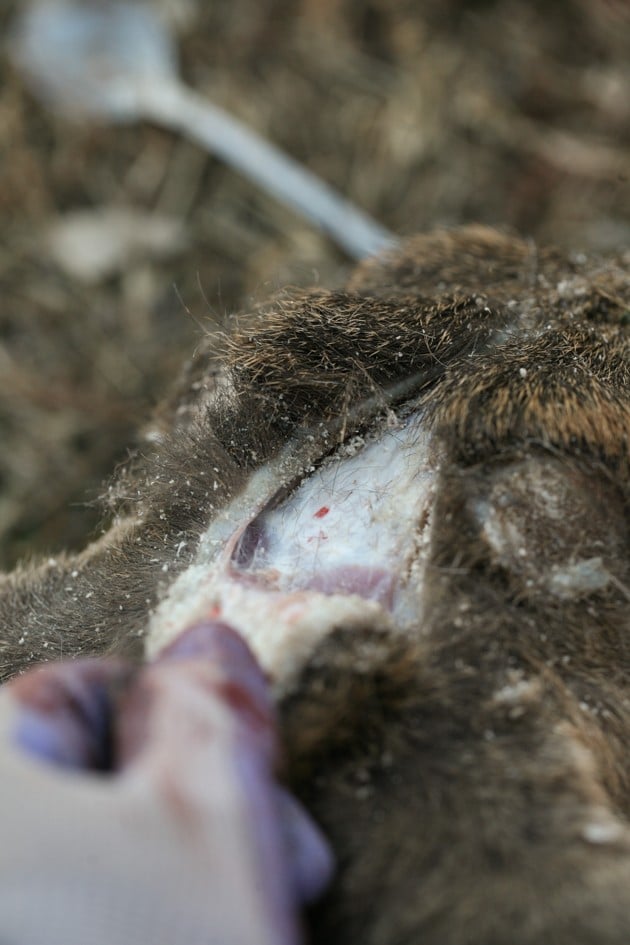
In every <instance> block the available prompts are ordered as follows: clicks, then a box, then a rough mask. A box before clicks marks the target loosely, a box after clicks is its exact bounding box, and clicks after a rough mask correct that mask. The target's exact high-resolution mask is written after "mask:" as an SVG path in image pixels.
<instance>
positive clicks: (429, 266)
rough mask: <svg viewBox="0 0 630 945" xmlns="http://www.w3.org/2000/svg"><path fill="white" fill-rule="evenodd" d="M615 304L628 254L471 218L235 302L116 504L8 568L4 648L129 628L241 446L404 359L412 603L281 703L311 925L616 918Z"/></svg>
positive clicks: (599, 929) (406, 941)
mask: <svg viewBox="0 0 630 945" xmlns="http://www.w3.org/2000/svg"><path fill="white" fill-rule="evenodd" d="M629 311H630V276H629V273H628V260H627V259H623V258H621V257H619V258H616V259H614V258H609V259H606V260H596V261H593V260H589V261H587V260H584V259H573V260H570V259H566V258H564V257H563V256H562V255H561V254H559V253H557V252H555V251H546V250H537V249H536V248H535V247H534V246H532V245H531V244H529V243H526V242H523V241H520V240H518V239H515V238H513V237H509V236H504V235H501V234H498V233H496V232H494V231H490V230H487V229H483V228H474V227H471V228H467V229H465V230H461V231H456V232H453V233H440V234H433V235H430V236H421V237H417V238H415V239H413V240H411V241H409V242H408V243H406V244H405V245H404V246H403V247H402V248H401V249H399V250H397V251H395V252H392V253H391V254H390V255H389V256H386V257H384V258H383V259H381V260H376V261H370V262H368V263H366V264H364V265H363V266H361V267H359V268H358V270H357V271H356V272H355V274H354V275H353V277H352V279H351V280H350V283H349V285H348V288H347V290H345V291H342V292H324V291H322V290H317V291H311V292H301V293H296V294H292V295H284V296H282V297H280V298H278V299H276V300H274V301H272V302H271V303H270V304H269V305H267V306H264V307H263V308H261V309H260V310H259V311H256V312H254V313H253V314H252V315H248V316H244V317H243V318H241V319H239V320H238V321H237V322H236V324H235V325H234V328H233V331H232V332H231V334H230V335H229V337H226V338H224V339H223V340H222V341H221V342H220V343H217V342H216V340H215V341H214V342H213V345H212V346H210V345H208V347H207V349H206V350H204V351H202V352H201V353H200V354H199V356H198V358H197V361H196V362H195V363H194V364H193V365H192V366H190V367H189V369H188V373H187V374H186V375H185V377H186V381H185V383H184V385H183V386H182V387H181V389H180V390H179V392H178V395H177V396H176V397H175V398H174V399H171V401H170V402H169V403H167V404H165V405H164V408H163V410H162V413H161V417H160V420H159V421H156V423H157V426H156V430H155V431H154V435H153V438H152V442H151V444H149V443H148V444H147V449H146V455H144V456H140V457H138V458H137V459H136V461H135V462H134V463H133V464H132V465H131V467H130V469H128V470H127V471H126V472H124V473H123V474H122V476H121V477H120V479H119V481H118V482H117V484H116V485H115V487H113V488H112V491H111V496H110V500H111V506H112V508H113V510H114V513H115V515H116V521H115V523H114V524H113V526H112V527H111V528H110V530H109V531H108V532H107V533H106V534H105V535H104V536H103V537H102V538H101V539H100V540H99V541H97V542H96V543H95V544H94V545H93V546H91V547H90V548H88V549H87V550H86V551H85V552H84V553H83V554H81V555H79V556H77V557H75V558H64V559H59V560H58V561H56V562H53V563H48V564H43V565H40V566H39V567H38V568H34V567H26V568H24V569H22V570H21V571H18V572H16V573H15V574H13V575H10V576H8V577H6V578H4V583H3V584H2V585H1V590H2V596H1V597H0V613H1V615H2V623H3V628H4V629H3V635H2V642H1V644H0V663H1V667H0V668H1V670H2V675H3V676H4V677H5V678H6V677H8V676H10V675H11V674H13V673H15V672H18V671H21V670H23V669H25V668H27V667H28V666H29V665H31V664H32V663H34V662H37V661H39V660H42V659H49V658H57V657H59V656H74V655H78V654H85V653H96V652H104V651H108V650H111V649H114V650H117V651H123V652H128V653H135V654H139V652H140V648H141V647H140V644H141V638H142V635H143V633H144V631H145V629H146V624H147V616H148V613H149V611H150V610H151V608H152V607H153V606H154V605H155V603H156V602H157V601H158V600H159V598H160V595H161V593H162V590H163V589H164V588H165V587H166V586H168V584H169V583H170V581H171V580H172V578H173V577H174V575H175V574H177V573H178V572H179V571H181V570H182V569H183V568H185V566H186V564H187V562H188V561H189V560H190V556H191V555H192V553H193V551H194V548H195V543H196V540H197V538H198V537H199V535H200V534H201V532H202V531H203V530H204V529H205V527H206V525H207V522H208V520H209V518H210V517H211V516H212V515H213V514H215V513H216V511H217V509H218V508H220V507H221V505H223V504H225V502H226V501H227V500H228V499H229V498H230V497H231V496H233V495H234V494H236V493H237V492H238V491H239V490H240V489H241V488H242V487H243V485H244V483H245V482H246V481H247V477H248V476H249V475H250V474H251V472H252V470H254V469H255V468H256V467H257V466H259V465H260V464H261V463H262V462H264V460H265V459H266V458H268V457H270V456H271V455H273V454H274V453H275V452H276V451H277V450H278V449H279V448H280V447H281V446H282V445H283V444H284V443H285V442H286V440H287V439H288V438H289V437H291V436H294V435H296V434H299V433H300V431H305V430H313V429H318V426H317V425H318V424H321V423H325V424H328V425H329V426H331V428H333V429H334V431H335V435H336V436H338V437H340V436H343V435H345V434H346V433H350V432H352V430H351V427H350V425H349V424H350V420H349V419H348V421H347V423H346V422H345V419H344V418H350V417H351V416H352V412H351V408H352V407H353V405H354V404H356V403H357V402H360V401H362V400H365V399H366V398H371V403H372V404H373V405H374V406H373V408H372V409H373V410H374V411H375V412H382V411H386V410H388V409H389V403H388V399H387V391H388V388H389V387H391V385H392V384H394V383H395V382H396V381H398V380H400V379H403V378H405V377H414V378H415V389H414V393H413V396H414V398H416V399H418V400H420V401H422V402H424V403H426V404H427V405H428V407H429V410H430V417H431V422H432V424H433V426H434V429H435V431H436V433H437V436H438V439H439V441H440V442H441V443H442V446H443V449H444V450H445V451H446V456H447V461H446V463H445V464H444V467H443V469H442V472H441V473H440V481H439V486H438V497H437V508H436V510H435V512H434V522H435V526H434V531H433V538H432V546H431V550H430V564H429V568H430V580H429V591H428V600H426V601H425V610H424V616H423V619H422V623H421V624H420V625H419V626H418V627H417V635H416V637H415V639H413V640H411V641H410V642H408V643H405V644H403V643H401V642H400V641H394V640H392V639H388V638H387V636H384V635H383V634H382V633H377V632H376V631H375V630H373V629H372V628H370V627H369V626H366V627H365V632H364V633H363V634H357V632H356V630H354V631H353V633H352V634H350V633H348V632H347V631H344V627H343V626H340V627H338V628H337V629H336V630H335V631H334V633H333V634H332V636H331V637H329V638H327V639H326V641H325V642H324V643H323V644H321V646H320V648H319V650H318V651H317V653H316V654H315V656H314V657H313V659H312V660H311V661H310V663H309V664H308V665H307V666H306V667H305V669H304V671H303V673H302V675H301V678H300V679H299V680H298V682H297V683H296V685H295V686H294V688H293V690H292V691H291V692H290V693H289V694H288V695H287V696H286V698H285V700H284V702H283V705H282V706H281V715H282V720H283V726H284V732H285V741H286V746H287V771H288V777H289V779H290V780H291V781H292V783H293V785H294V786H295V788H296V790H297V791H298V792H299V793H300V794H301V795H302V796H303V797H304V798H305V800H306V801H307V803H308V805H309V807H310V808H311V810H312V811H313V812H314V814H315V815H316V817H317V818H318V819H319V820H320V822H321V823H322V824H323V826H324V828H325V830H326V831H327V832H328V834H329V836H330V838H331V840H332V843H333V846H334V848H335V851H336V854H337V857H338V862H339V875H338V878H337V880H336V882H335V884H334V886H333V888H332V890H331V892H330V893H329V894H328V896H327V897H326V899H325V900H324V902H323V903H322V904H320V905H319V906H318V907H317V908H316V909H315V910H314V911H313V914H312V916H311V917H310V922H311V927H312V940H313V942H316V943H322V945H324V943H326V945H341V943H344V945H359V943H361V945H410V943H414V945H416V943H417V945H420V943H422V945H508V943H510V945H533V943H542V942H544V943H545V945H569V943H571V945H574V943H579V945H626V943H627V942H628V941H629V940H630V897H629V895H628V892H629V890H630V824H629V817H630V617H629V613H630V554H629V550H630V549H629V538H628V536H629V529H628V518H629V499H630V487H629V465H630V356H629V355H630V342H629V328H628V322H629ZM355 422H358V421H355ZM215 484H216V485H215ZM488 523H490V525H489V524H488Z"/></svg>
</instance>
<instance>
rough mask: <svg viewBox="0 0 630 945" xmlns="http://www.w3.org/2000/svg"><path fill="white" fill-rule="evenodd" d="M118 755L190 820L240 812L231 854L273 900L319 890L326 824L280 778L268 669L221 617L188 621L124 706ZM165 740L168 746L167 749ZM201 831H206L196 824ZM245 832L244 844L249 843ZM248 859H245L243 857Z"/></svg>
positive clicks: (324, 879)
mask: <svg viewBox="0 0 630 945" xmlns="http://www.w3.org/2000/svg"><path fill="white" fill-rule="evenodd" d="M117 723H118V727H119V729H118V742H117V744H118V757H119V759H120V760H121V762H122V764H123V765H124V766H127V768H129V766H131V767H133V766H134V764H135V765H140V766H144V767H145V769H148V768H150V767H151V766H153V769H154V771H161V772H162V773H161V774H159V775H157V777H158V779H160V780H162V781H163V780H164V779H166V781H167V782H168V783H167V790H166V794H167V796H168V797H169V798H173V797H175V796H176V797H177V803H178V810H179V814H180V815H181V814H182V811H183V810H184V808H185V809H186V816H187V818H188V820H189V822H190V823H192V822H194V817H195V813H194V812H195V811H196V812H197V813H196V816H197V818H198V820H200V819H202V815H203V811H204V808H205V809H206V810H207V811H210V810H212V809H214V810H215V811H216V809H217V803H218V804H219V806H221V805H223V806H224V808H225V799H226V798H229V805H228V808H227V810H226V811H225V810H224V813H225V815H226V816H227V817H231V818H232V828H231V830H230V831H229V832H228V833H227V837H228V839H227V841H226V843H227V844H231V845H232V846H234V844H235V843H237V840H236V838H237V837H240V838H241V845H240V849H239V850H237V851H235V850H233V849H230V850H228V849H227V848H226V858H229V859H230V860H231V861H232V862H234V861H235V860H239V859H240V860H241V863H242V875H246V874H247V875H250V876H251V875H252V874H253V875H255V876H256V882H257V884H258V886H259V887H260V888H265V887H266V888H267V891H268V897H269V900H270V901H275V902H276V903H277V902H280V901H284V902H285V904H287V903H290V904H291V905H292V906H295V905H296V904H297V903H302V902H304V901H307V900H309V899H312V898H314V896H316V895H318V894H319V893H320V892H321V891H322V890H323V888H324V887H325V885H326V884H327V883H328V881H329V879H330V876H331V873H332V855H331V853H330V850H329V847H328V844H327V843H326V841H325V839H324V838H323V836H322V835H321V833H320V831H319V830H318V828H317V827H316V826H315V824H314V823H313V822H312V821H311V819H310V818H309V817H308V815H307V814H306V812H305V811H304V810H303V809H302V808H301V806H300V805H299V804H298V803H297V802H296V801H295V800H294V799H293V798H291V797H290V795H289V794H288V793H287V792H286V791H285V790H283V789H282V788H280V787H279V786H278V785H277V783H276V781H275V779H274V768H275V766H276V762H277V756H278V750H277V741H276V731H275V716H274V711H273V706H272V703H271V698H270V695H269V691H268V686H267V684H266V681H265V678H264V675H263V673H262V671H261V669H260V668H259V667H258V665H257V663H256V661H255V659H254V657H253V656H252V654H251V652H250V650H249V648H248V647H247V645H246V644H245V642H244V641H243V640H242V639H241V638H240V637H239V636H238V634H236V633H235V631H233V630H232V629H231V628H230V627H228V626H227V625H225V624H222V623H218V622H213V623H206V624H200V625H198V626H196V627H193V628H190V629H189V630H187V631H186V632H185V633H184V634H182V636H181V637H179V638H178V640H177V641H175V643H174V644H173V645H172V646H171V647H169V649H168V650H167V651H165V652H164V653H163V654H162V655H161V657H160V659H159V660H158V661H156V663H154V664H153V665H152V666H151V667H148V668H147V669H145V670H144V671H143V672H142V674H141V675H140V676H139V677H138V678H137V679H136V680H135V682H134V685H133V686H132V687H131V688H130V690H129V691H128V692H127V693H125V695H124V705H123V706H119V711H118V713H117ZM160 745H161V750H160ZM198 829H199V830H200V828H199V827H198ZM243 839H244V840H245V842H243ZM245 861H246V862H245Z"/></svg>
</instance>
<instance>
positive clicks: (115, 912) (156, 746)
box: [0, 623, 332, 945]
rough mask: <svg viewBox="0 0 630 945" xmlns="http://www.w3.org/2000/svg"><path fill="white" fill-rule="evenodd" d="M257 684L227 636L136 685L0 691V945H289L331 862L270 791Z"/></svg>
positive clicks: (270, 748)
mask: <svg viewBox="0 0 630 945" xmlns="http://www.w3.org/2000/svg"><path fill="white" fill-rule="evenodd" d="M277 755H278V746H277V739H276V731H275V722H274V715H273V709H272V706H271V703H270V700H269V696H268V692H267V686H266V683H265V679H264V677H263V675H262V673H261V671H260V669H259V668H258V666H257V664H256V662H255V661H254V658H253V657H252V655H251V653H250V651H249V649H248V648H247V646H246V644H245V643H244V642H243V641H242V640H241V638H240V637H239V636H238V635H237V634H236V633H234V631H232V630H231V629H230V628H229V627H227V626H225V625H223V624H220V623H208V624H201V625H199V626H196V627H194V628H191V629H190V630H188V631H186V632H185V633H184V634H183V635H182V636H181V637H179V638H178V640H176V641H175V643H174V644H172V645H171V647H169V649H168V650H167V651H165V652H164V653H163V654H162V655H161V656H160V658H159V659H158V660H156V661H155V662H154V663H153V664H151V665H148V666H146V667H144V668H142V669H140V670H137V669H131V668H130V667H128V666H127V665H125V664H123V663H121V662H119V661H115V660H105V659H103V660H86V661H80V662H74V663H58V664H50V665H46V666H44V667H41V668H39V669H36V670H33V671H31V672H30V673H27V674H26V675H25V676H23V677H21V678H19V679H17V680H15V681H13V682H11V683H9V684H7V685H5V686H4V687H2V688H1V689H0V784H1V788H0V791H1V794H0V796H1V798H2V805H1V808H0V838H1V844H0V941H1V942H2V943H3V945H297V943H298V942H299V941H300V940H301V939H300V931H299V920H298V907H299V904H300V902H301V901H304V900H306V899H309V898H313V897H314V896H316V895H317V894H318V893H319V892H321V891H322V889H323V887H324V886H325V885H326V883H327V881H328V879H329V878H330V874H331V870H332V866H331V856H330V853H329V850H328V847H327V845H326V843H325V841H324V840H323V838H322V837H321V835H320V834H319V832H318V830H317V828H316V827H315V826H314V824H313V823H312V822H311V821H310V820H309V819H308V817H307V816H306V814H305V813H304V811H303V810H302V809H301V808H300V807H299V805H298V803H297V801H295V799H293V798H292V797H291V796H290V795H289V794H287V793H286V792H285V791H284V790H283V789H282V788H280V787H279V785H278V784H277V782H276V780H275V778H274V769H275V766H276V764H277Z"/></svg>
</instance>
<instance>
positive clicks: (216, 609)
mask: <svg viewBox="0 0 630 945" xmlns="http://www.w3.org/2000/svg"><path fill="white" fill-rule="evenodd" d="M220 616H221V607H220V606H219V604H214V606H213V607H211V608H210V610H209V611H208V614H207V617H208V620H216V618H217V617H220Z"/></svg>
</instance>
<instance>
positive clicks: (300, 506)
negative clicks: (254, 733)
mask: <svg viewBox="0 0 630 945" xmlns="http://www.w3.org/2000/svg"><path fill="white" fill-rule="evenodd" d="M436 470H437V460H436V455H435V450H434V449H433V447H432V442H431V436H430V433H429V432H428V430H427V428H426V424H425V422H424V418H423V416H422V414H421V413H420V412H415V413H412V414H411V415H410V416H407V417H406V418H397V419H395V420H393V422H392V419H391V418H390V424H389V426H386V427H385V429H383V428H382V426H381V428H380V429H378V430H377V431H375V432H373V433H371V434H370V435H367V436H365V437H354V438H352V439H350V440H349V441H348V442H347V443H345V444H344V445H343V446H342V447H341V448H340V449H339V450H338V451H337V452H336V453H335V454H334V455H333V456H331V457H330V458H328V459H327V460H325V461H324V462H322V463H321V465H319V466H317V467H315V468H311V469H310V470H309V471H308V473H307V474H306V475H305V477H304V478H303V479H302V481H301V482H299V484H298V485H297V486H296V488H295V489H294V490H293V491H292V492H291V493H290V494H289V495H288V496H287V497H285V498H284V499H282V500H280V501H277V500H276V501H271V502H267V503H266V504H265V505H264V506H263V507H262V508H261V509H260V511H259V512H258V513H257V514H254V515H253V516H251V517H250V518H249V520H247V519H245V520H244V521H243V520H242V519H241V520H239V515H238V513H237V514H235V510H234V503H233V507H232V508H230V507H228V509H227V510H226V511H225V513H224V515H223V517H222V521H221V522H219V523H216V522H215V523H213V524H212V525H211V526H210V528H209V529H208V531H207V532H206V535H205V536H204V538H203V539H202V541H201V543H200V551H199V553H198V555H197V559H196V560H195V562H194V563H193V564H192V565H191V567H190V568H189V569H188V570H187V571H186V572H185V573H184V574H183V575H182V576H181V577H180V578H179V579H178V580H177V581H176V582H175V584H174V585H173V587H172V588H171V590H170V592H169V594H168V596H167V598H166V599H165V600H164V602H163V603H162V605H161V606H160V608H159V610H158V612H157V614H156V615H155V617H154V620H153V623H152V628H151V631H150V634H149V648H150V649H151V650H155V649H159V648H160V647H161V646H163V645H165V644H166V643H168V642H169V641H170V639H171V638H172V637H173V635H174V634H176V633H177V632H178V630H179V628H180V627H181V626H183V625H184V623H185V622H186V621H188V622H190V621H192V620H197V619H203V618H207V617H209V616H210V617H213V618H218V619H224V620H227V621H228V622H230V623H231V624H233V625H234V626H235V627H236V629H238V630H239V631H240V632H241V633H242V634H243V635H244V636H245V637H246V638H247V640H248V641H249V643H250V644H251V646H252V648H253V649H254V651H255V652H256V655H257V656H258V658H259V659H260V661H261V662H262V664H263V666H264V667H265V668H266V669H267V670H268V671H269V672H270V673H271V675H272V676H273V678H274V680H275V681H276V683H277V684H278V685H280V686H281V685H282V683H283V682H286V681H287V680H288V678H289V677H291V676H292V675H293V674H294V673H295V672H296V671H297V670H299V668H300V667H301V665H302V663H303V661H304V660H305V659H306V658H307V656H308V654H309V653H310V652H311V651H312V648H313V646H314V645H315V643H316V642H317V641H318V640H319V639H321V638H322V636H324V635H325V634H326V633H327V632H329V631H330V630H331V629H332V628H333V626H335V625H339V622H340V621H341V620H343V621H344V622H346V623H347V622H348V621H349V622H351V623H356V625H357V626H359V625H361V624H365V621H366V619H369V620H370V622H371V623H372V624H374V622H375V621H376V622H377V623H379V622H380V623H381V624H383V625H387V626H389V625H390V623H391V620H392V617H393V618H394V622H395V625H396V627H397V628H398V629H399V630H400V629H402V630H404V629H405V628H406V626H407V625H408V623H409V622H410V621H411V619H414V618H415V619H416V620H417V615H418V609H419V606H420V604H421V598H422V578H423V572H424V565H425V558H426V550H427V547H428V534H429V526H430V521H431V506H432V502H433V491H434V482H435V475H436ZM242 499H243V497H239V499H238V500H236V504H237V505H238V503H239V502H242ZM226 521H228V522H234V521H235V522H236V527H233V528H232V529H231V533H228V532H226V531H225V522H226ZM217 532H218V534H219V535H220V536H221V542H222V546H221V548H220V549H219V550H218V553H217V554H216V557H215V559H214V560H213V561H210V562H209V563H208V564H204V562H203V560H202V559H203V557H204V553H206V554H207V548H208V546H209V545H211V544H212V543H213V541H216V539H215V538H213V536H214V535H215V534H217ZM412 575H413V581H412V582H411V581H410V580H409V579H410V577H411V576H412ZM411 595H412V596H413V602H412V600H411V599H410V597H411Z"/></svg>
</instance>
